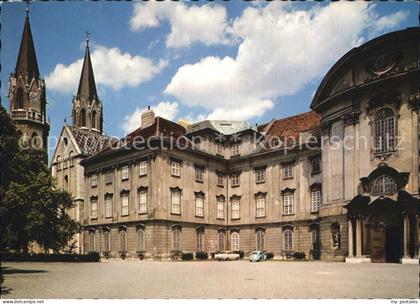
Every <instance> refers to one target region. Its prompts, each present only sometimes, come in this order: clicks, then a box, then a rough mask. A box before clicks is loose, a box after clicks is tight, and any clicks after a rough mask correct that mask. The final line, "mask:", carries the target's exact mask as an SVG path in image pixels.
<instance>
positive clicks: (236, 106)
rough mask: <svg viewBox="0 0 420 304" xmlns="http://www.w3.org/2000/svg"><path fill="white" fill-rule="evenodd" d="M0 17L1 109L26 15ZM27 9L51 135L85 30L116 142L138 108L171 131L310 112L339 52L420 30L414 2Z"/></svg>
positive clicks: (17, 8) (8, 11)
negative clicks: (183, 121) (181, 125)
mask: <svg viewBox="0 0 420 304" xmlns="http://www.w3.org/2000/svg"><path fill="white" fill-rule="evenodd" d="M1 8H2V31H1V38H2V52H1V63H2V72H3V73H2V75H1V80H2V88H1V97H2V103H3V105H4V106H6V107H7V108H8V100H7V83H8V77H9V74H10V72H12V71H13V70H14V68H15V64H16V57H17V53H18V49H19V44H20V39H21V34H22V28H23V22H24V17H25V5H24V4H23V3H17V2H10V3H3V4H1ZM30 10H31V12H30V20H31V26H32V34H33V36H34V40H35V48H36V52H37V58H38V64H39V67H40V71H41V74H42V75H43V78H45V79H46V84H47V98H48V108H47V111H48V115H49V116H50V117H51V133H50V135H52V136H58V135H59V132H60V130H61V127H62V125H63V121H64V118H67V121H68V122H70V121H71V119H70V113H71V100H72V96H73V94H75V92H76V87H77V84H78V79H79V76H80V69H81V59H82V58H83V54H84V40H85V34H84V33H85V31H86V30H88V31H89V32H90V33H91V35H90V41H91V42H90V44H91V50H92V61H93V68H94V72H95V76H96V80H97V85H98V89H99V94H100V96H99V97H100V98H101V99H102V101H103V104H104V128H105V131H106V133H107V134H109V135H113V136H118V137H121V136H123V135H124V134H126V132H129V131H130V130H133V128H135V127H138V126H139V124H140V112H141V111H142V109H144V108H146V107H147V105H151V106H152V108H154V109H155V110H156V112H157V113H158V114H159V115H161V116H164V117H166V118H169V119H172V120H175V121H176V120H178V119H179V118H187V119H189V120H191V121H197V120H201V119H205V118H211V119H246V120H248V121H249V122H252V123H263V122H267V121H269V120H271V119H272V118H281V117H286V116H290V115H293V114H297V113H300V112H305V111H308V110H309V105H310V103H311V99H312V96H313V94H314V92H315V91H316V89H317V87H318V85H319V83H320V81H321V80H322V77H323V75H324V74H325V73H326V72H327V71H328V69H329V68H330V67H331V65H332V64H334V62H335V61H336V60H338V59H339V58H340V57H341V56H342V55H344V53H346V52H347V51H348V50H350V49H351V48H352V47H354V46H358V45H360V44H361V43H363V42H366V41H367V40H370V39H372V38H374V37H376V36H379V35H382V34H384V33H386V32H390V31H394V30H399V29H404V28H406V27H410V26H417V24H418V21H417V14H418V6H417V4H416V3H415V2H414V1H410V2H404V3H401V2H398V3H395V2H394V3H389V2H373V3H365V2H360V3H344V2H343V3H328V2H322V3H319V2H298V3H280V2H270V3H268V2H247V1H229V2H226V1H212V2H207V1H206V2H204V1H203V2H195V1H194V2H179V3H173V2H169V1H165V2H164V3H153V2H151V1H150V2H147V3H144V2H92V1H81V2H79V1H74V2H70V1H67V2H35V3H33V4H31V6H30ZM51 148H53V147H50V149H51ZM51 153H52V151H50V154H51Z"/></svg>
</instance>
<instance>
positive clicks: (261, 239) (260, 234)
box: [257, 230, 265, 250]
mask: <svg viewBox="0 0 420 304" xmlns="http://www.w3.org/2000/svg"><path fill="white" fill-rule="evenodd" d="M264 245H265V233H264V231H262V230H258V231H257V250H264Z"/></svg>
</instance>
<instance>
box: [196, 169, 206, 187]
mask: <svg viewBox="0 0 420 304" xmlns="http://www.w3.org/2000/svg"><path fill="white" fill-rule="evenodd" d="M195 181H196V182H200V183H202V182H204V169H203V168H201V167H196V168H195Z"/></svg>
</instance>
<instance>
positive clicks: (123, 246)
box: [120, 230, 127, 252]
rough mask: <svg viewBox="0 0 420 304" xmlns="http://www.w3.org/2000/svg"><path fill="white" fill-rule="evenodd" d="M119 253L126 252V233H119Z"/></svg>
mask: <svg viewBox="0 0 420 304" xmlns="http://www.w3.org/2000/svg"><path fill="white" fill-rule="evenodd" d="M120 252H127V232H126V231H125V230H121V231H120Z"/></svg>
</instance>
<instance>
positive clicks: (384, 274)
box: [2, 261, 419, 298]
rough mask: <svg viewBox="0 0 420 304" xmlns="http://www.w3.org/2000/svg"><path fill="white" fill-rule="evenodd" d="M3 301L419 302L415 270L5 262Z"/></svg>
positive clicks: (212, 263)
mask: <svg viewBox="0 0 420 304" xmlns="http://www.w3.org/2000/svg"><path fill="white" fill-rule="evenodd" d="M4 267H6V268H5V270H4V273H5V282H4V284H3V286H5V287H8V288H11V291H10V293H9V294H3V295H2V298H418V297H419V266H418V265H400V264H345V263H324V262H281V261H269V262H262V263H249V262H247V261H235V262H234V261H232V262H215V261H205V262H195V261H194V262H153V261H112V262H102V263H4Z"/></svg>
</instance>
